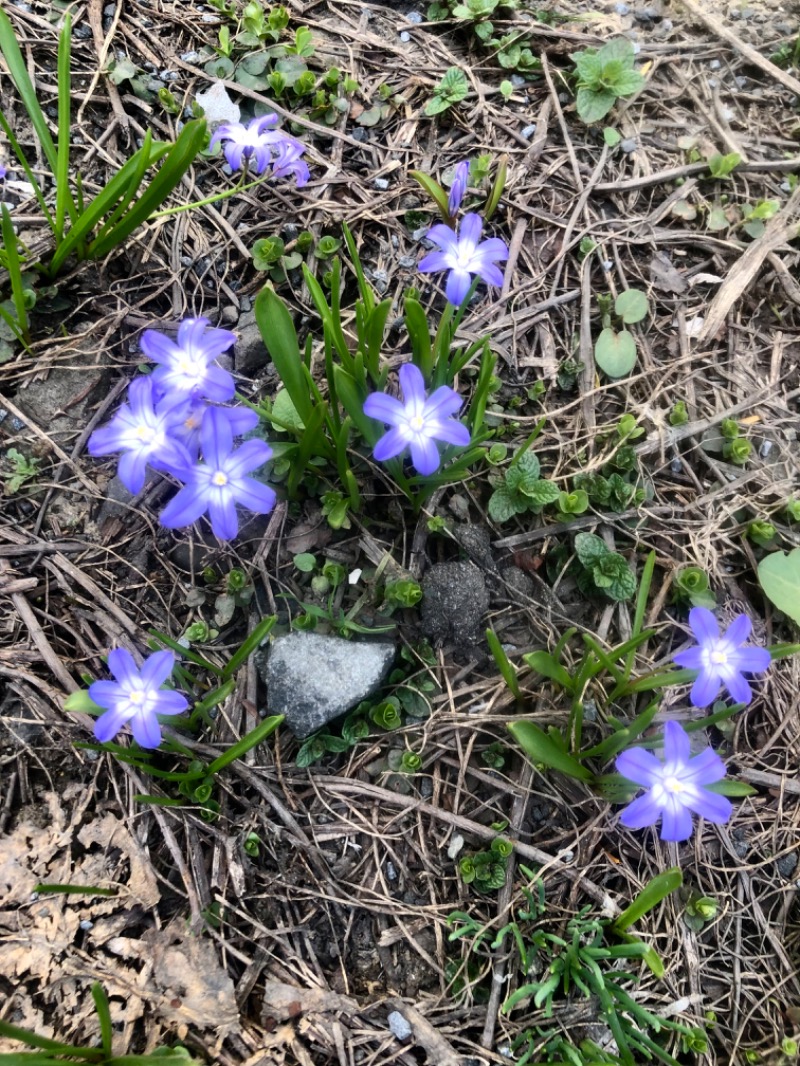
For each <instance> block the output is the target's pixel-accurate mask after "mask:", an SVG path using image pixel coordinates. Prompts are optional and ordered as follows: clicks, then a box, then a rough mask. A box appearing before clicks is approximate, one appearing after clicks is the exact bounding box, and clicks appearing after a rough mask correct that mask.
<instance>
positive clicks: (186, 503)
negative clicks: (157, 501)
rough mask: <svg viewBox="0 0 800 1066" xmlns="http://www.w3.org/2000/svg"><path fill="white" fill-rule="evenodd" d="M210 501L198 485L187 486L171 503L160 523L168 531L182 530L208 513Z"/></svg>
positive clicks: (162, 515) (164, 511)
mask: <svg viewBox="0 0 800 1066" xmlns="http://www.w3.org/2000/svg"><path fill="white" fill-rule="evenodd" d="M207 510H208V501H207V500H206V497H205V495H204V493H203V492H202V491H201V489H200V488H199V487H198V486H197V485H194V484H192V485H186V486H185V487H184V488H182V489H181V490H180V492H179V493H177V495H175V496H173V498H172V499H171V500H170V501H169V503H168V504H167V506H166V507H165V508H164V510H163V511H162V512H161V516H160V518H159V521H160V522H161V525H162V526H166V528H167V529H182V528H183V527H184V526H190V525H191V524H192V522H196V521H197V519H198V518H199V517H200V516H201V515H204V514H205V513H206V511H207Z"/></svg>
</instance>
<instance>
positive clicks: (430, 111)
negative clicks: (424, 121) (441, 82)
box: [425, 96, 450, 118]
mask: <svg viewBox="0 0 800 1066" xmlns="http://www.w3.org/2000/svg"><path fill="white" fill-rule="evenodd" d="M449 106H450V101H449V100H445V98H444V97H443V96H432V97H431V98H430V100H429V101H428V102H427V104H426V105H425V114H426V115H427V116H428V118H433V116H434V115H441V113H442V112H443V111H446V110H447V109H448V107H449Z"/></svg>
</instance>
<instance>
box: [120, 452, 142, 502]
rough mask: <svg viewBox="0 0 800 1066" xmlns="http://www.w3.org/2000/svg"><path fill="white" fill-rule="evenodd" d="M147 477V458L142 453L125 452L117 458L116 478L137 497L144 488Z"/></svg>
mask: <svg viewBox="0 0 800 1066" xmlns="http://www.w3.org/2000/svg"><path fill="white" fill-rule="evenodd" d="M146 475H147V456H146V455H145V453H144V452H125V453H124V455H121V456H120V457H119V464H118V465H117V476H118V477H119V479H120V481H121V482H122V484H123V485H124V486H125V488H126V489H127V490H128V492H132V493H133V495H134V496H137V495H138V494H139V493H140V492H141V491H142V489H143V488H144V479H145V477H146Z"/></svg>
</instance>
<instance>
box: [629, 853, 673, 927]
mask: <svg viewBox="0 0 800 1066" xmlns="http://www.w3.org/2000/svg"><path fill="white" fill-rule="evenodd" d="M682 884H683V874H682V873H681V870H680V867H679V866H672V867H670V869H669V870H665V871H664V872H663V873H661V874H656V876H655V877H653V878H651V880H650V881H648V882H647V884H646V885H645V886H644V888H643V889H642V891H641V892H640V893H639V894H638V895H637V896H636V897H635V898H634V899H633V900H632V901H631V903H629V904H628V906H627V907H626V908H625V910H624V911H623V912H622V914H620V915H618V916H617V918H616V919H615V921H614V925H613V928H614V929H615V930H618V931H620V932H621V931H624V930H625V929H627V928H628V927H629V926H631V925H633V924H634V922H638V921H639V919H640V918H643V917H644V916H645V914H647V913H648V911H651V910H652V909H653V907H656V906H658V904H659V903H660V902H661V901H662V899H665V898H666V897H667V896H668V895H669V894H670V893H671V892H674V891H675V889H676V888H680V886H681V885H682Z"/></svg>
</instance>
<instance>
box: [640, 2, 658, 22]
mask: <svg viewBox="0 0 800 1066" xmlns="http://www.w3.org/2000/svg"><path fill="white" fill-rule="evenodd" d="M633 17H634V18H635V19H636V21H637V22H644V23H650V22H660V21H661V20H662V18H663V17H664V3H663V0H650V3H648V4H643V5H641V6H639V7H635V8H634V9H633Z"/></svg>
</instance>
